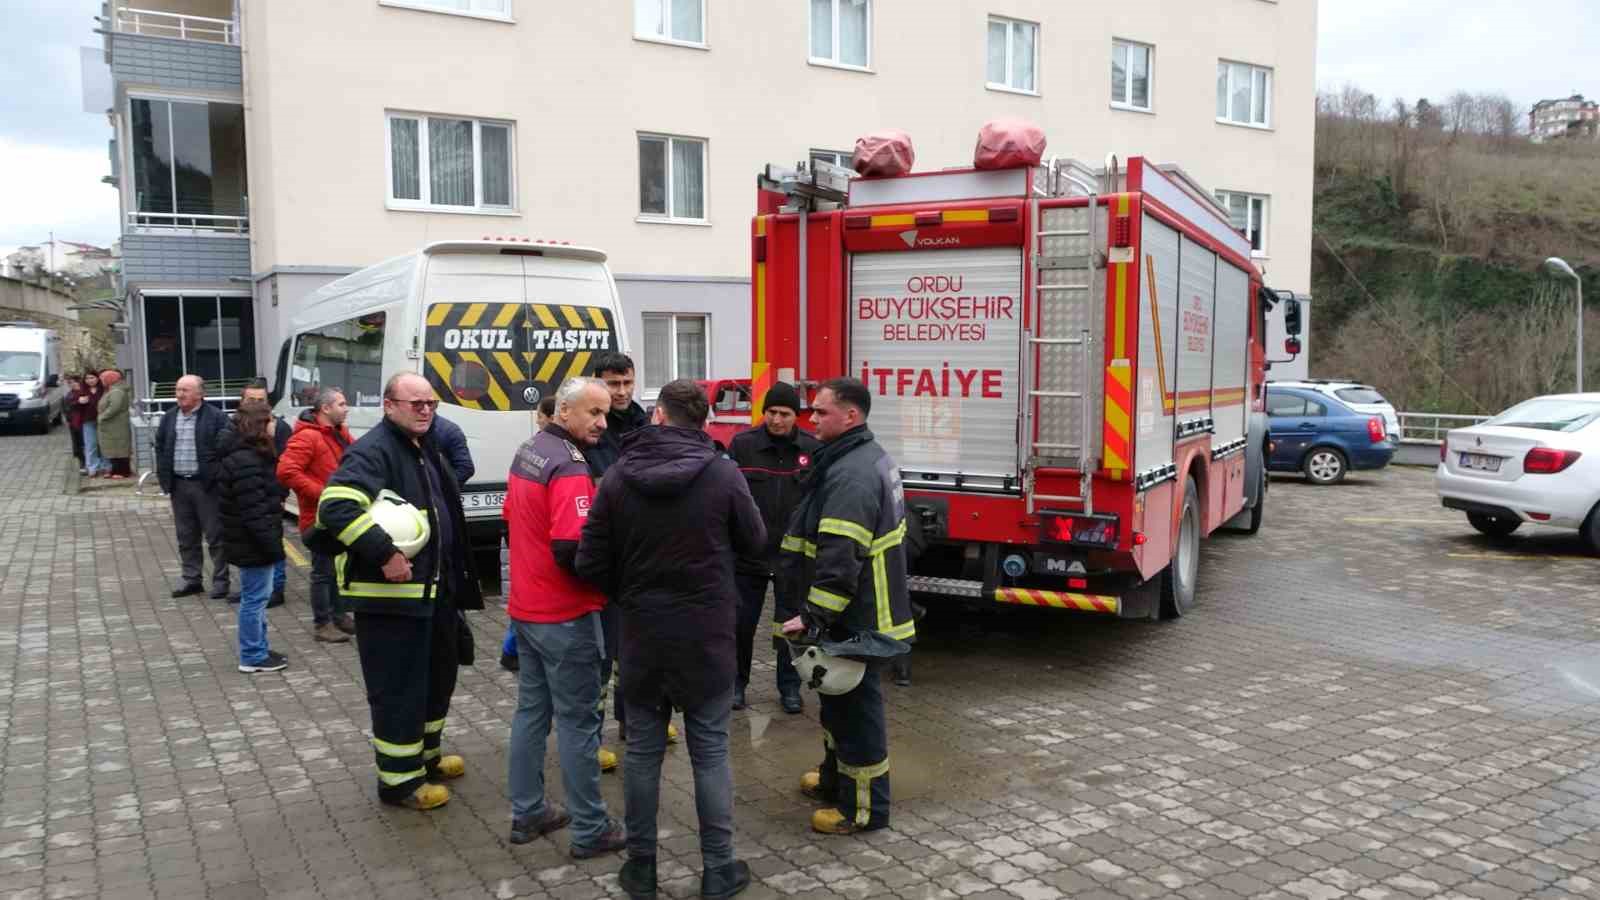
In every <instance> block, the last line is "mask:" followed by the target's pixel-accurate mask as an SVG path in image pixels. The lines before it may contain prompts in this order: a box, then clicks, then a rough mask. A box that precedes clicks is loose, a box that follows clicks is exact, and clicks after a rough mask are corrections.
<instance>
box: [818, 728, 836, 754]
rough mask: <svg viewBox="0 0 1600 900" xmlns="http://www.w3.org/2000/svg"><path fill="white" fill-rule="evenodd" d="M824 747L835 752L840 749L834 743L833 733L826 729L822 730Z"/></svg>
mask: <svg viewBox="0 0 1600 900" xmlns="http://www.w3.org/2000/svg"><path fill="white" fill-rule="evenodd" d="M822 746H823V747H826V748H827V749H829V750H833V749H835V748H837V747H838V745H837V744H835V743H834V742H833V732H831V731H829V730H828V729H826V728H824V729H822Z"/></svg>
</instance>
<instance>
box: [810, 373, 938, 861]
mask: <svg viewBox="0 0 1600 900" xmlns="http://www.w3.org/2000/svg"><path fill="white" fill-rule="evenodd" d="M871 407H872V395H871V394H869V393H868V392H867V389H866V386H865V385H863V384H862V383H861V382H860V381H857V380H856V379H854V378H836V379H833V380H831V381H827V382H824V383H823V385H822V387H821V388H820V389H819V390H818V391H817V395H816V399H815V400H814V401H813V402H812V422H813V423H814V424H815V425H816V430H817V437H818V438H820V439H821V440H822V442H823V446H822V449H821V450H819V451H817V455H816V457H815V458H814V459H813V460H812V465H811V469H812V470H811V473H810V474H809V475H808V476H807V478H806V482H805V488H804V489H805V495H804V497H803V498H802V499H801V501H800V506H799V508H798V509H796V510H795V514H794V517H793V519H791V520H790V523H789V529H788V533H787V534H785V535H784V538H783V544H782V551H783V552H782V561H783V568H784V575H785V577H793V578H795V579H796V584H797V586H798V587H799V588H801V589H803V590H804V592H805V593H804V597H805V601H804V604H803V605H802V608H801V611H800V614H799V615H798V616H795V617H794V618H792V619H790V620H788V621H786V622H784V623H783V627H782V631H783V633H784V634H785V635H786V636H787V637H789V638H790V640H792V641H794V642H795V643H799V644H818V643H823V642H833V643H844V642H849V641H851V640H852V639H859V638H861V637H863V636H873V637H877V636H882V637H885V638H892V639H894V641H900V642H910V641H911V640H913V639H914V638H915V637H916V625H915V623H914V622H913V621H912V618H911V600H910V596H909V595H908V594H907V591H906V556H905V547H904V542H905V534H906V509H905V496H904V494H903V493H902V492H901V487H900V472H899V468H898V466H896V464H895V462H894V460H892V459H890V458H889V455H888V454H887V453H885V452H884V451H883V448H882V447H880V446H879V445H878V443H877V441H875V440H874V439H873V436H872V432H871V431H868V430H867V414H868V413H869V412H870V411H871ZM889 643H893V642H889ZM901 647H902V648H903V647H904V645H903V644H902V645H901ZM879 665H881V663H873V664H872V667H869V669H868V671H867V673H866V676H865V677H864V678H862V679H861V683H860V684H859V685H857V686H856V687H855V688H854V689H853V690H850V691H849V692H847V693H843V694H837V695H829V694H826V693H824V694H821V695H820V696H821V705H822V714H821V719H822V743H823V759H822V765H821V766H819V767H818V768H817V770H816V771H814V772H807V773H806V774H805V775H804V776H803V777H802V778H801V780H800V789H801V792H802V793H804V794H805V795H806V796H808V797H811V798H812V799H815V800H820V801H822V802H825V803H831V804H833V805H832V806H831V807H829V808H825V809H819V810H817V811H816V813H815V814H813V815H812V817H811V827H812V828H813V829H814V830H816V831H818V832H821V833H823V834H851V833H853V832H856V831H870V830H873V829H878V828H883V827H886V826H887V825H888V824H889V735H888V728H887V723H886V721H885V717H884V709H883V688H882V687H881V686H880V684H879V674H880V673H879V671H878V670H877V666H879Z"/></svg>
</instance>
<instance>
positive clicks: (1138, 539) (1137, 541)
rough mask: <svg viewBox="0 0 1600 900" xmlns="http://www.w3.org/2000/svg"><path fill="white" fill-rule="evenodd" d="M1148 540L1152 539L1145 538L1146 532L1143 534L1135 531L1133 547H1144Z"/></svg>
mask: <svg viewBox="0 0 1600 900" xmlns="http://www.w3.org/2000/svg"><path fill="white" fill-rule="evenodd" d="M1148 540H1150V539H1149V538H1147V537H1145V536H1144V532H1142V531H1135V532H1134V533H1133V545H1134V546H1135V547H1143V546H1144V544H1145V541H1148Z"/></svg>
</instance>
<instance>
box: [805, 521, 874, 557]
mask: <svg viewBox="0 0 1600 900" xmlns="http://www.w3.org/2000/svg"><path fill="white" fill-rule="evenodd" d="M817 534H836V535H838V536H840V537H847V538H850V539H851V540H853V541H855V542H856V543H858V544H860V545H861V549H863V550H867V551H871V550H872V532H870V531H868V530H867V529H865V528H862V527H861V526H860V525H857V524H856V523H854V522H851V521H848V520H846V519H830V518H824V519H823V520H822V521H821V522H818V523H817Z"/></svg>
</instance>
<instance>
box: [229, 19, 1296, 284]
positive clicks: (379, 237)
mask: <svg viewBox="0 0 1600 900" xmlns="http://www.w3.org/2000/svg"><path fill="white" fill-rule="evenodd" d="M873 7H874V8H873V30H874V36H873V39H872V41H871V52H872V63H871V71H868V72H862V71H847V70H843V69H838V68H829V67H824V66H818V65H812V64H809V63H808V61H807V56H808V47H807V35H808V21H807V15H808V14H807V10H808V8H809V5H808V4H807V3H803V2H786V3H740V2H729V0H707V4H706V9H707V27H706V38H707V40H706V48H705V49H698V48H687V47H682V46H669V45H664V44H660V43H653V42H647V41H642V40H636V39H635V38H634V36H633V20H632V15H633V13H632V10H633V4H632V3H631V2H626V0H606V2H601V3H590V4H541V3H534V2H532V0H517V2H515V3H514V4H513V12H514V16H515V21H514V22H503V21H493V20H486V19H482V18H470V17H464V16H457V15H447V14H440V13H433V12H424V11H417V10H412V9H401V8H395V7H392V6H385V5H382V4H379V3H377V2H362V3H347V4H325V3H318V2H313V0H272V2H270V3H267V2H260V0H252V2H247V3H246V4H245V6H244V11H243V17H244V46H245V60H246V63H245V65H246V75H247V79H246V80H247V84H246V93H247V95H248V96H249V106H250V117H251V118H250V121H249V122H248V131H249V140H250V148H249V154H250V169H251V181H252V184H251V188H252V190H251V200H252V209H253V214H254V221H253V222H252V225H253V231H252V240H253V242H254V243H255V246H256V257H255V265H256V268H257V270H258V271H261V270H264V269H267V268H270V267H273V266H279V265H301V264H311V265H324V264H339V265H366V264H369V263H372V262H375V261H377V260H379V259H383V258H385V257H388V256H391V255H394V254H397V253H401V252H404V251H407V250H410V249H413V248H415V247H417V246H419V245H420V244H423V243H425V242H427V241H430V240H438V239H443V238H455V237H463V236H467V237H478V236H482V235H484V234H497V233H499V234H515V235H524V236H530V237H539V236H543V237H553V238H559V239H566V240H572V241H575V242H581V243H586V244H593V245H595V246H599V247H603V248H605V249H606V250H607V251H608V252H609V253H610V254H611V256H612V261H613V267H614V269H616V270H617V271H619V272H634V273H645V274H656V275H662V274H665V275H691V276H705V275H711V276H747V275H748V267H749V263H748V252H749V241H748V237H747V229H748V222H749V217H750V214H751V212H752V206H753V197H752V190H751V189H752V179H753V176H754V175H755V173H756V172H757V171H758V170H759V168H760V167H761V165H762V164H764V163H766V162H769V161H771V162H781V163H793V162H794V161H795V160H797V159H800V158H803V157H805V156H806V154H807V151H808V149H810V148H820V149H840V150H848V149H849V148H850V147H851V146H852V145H853V141H854V140H855V138H856V137H857V136H858V135H861V134H863V133H865V132H867V131H870V130H873V129H877V128H882V127H886V126H893V127H899V128H903V129H906V130H907V131H909V132H910V133H911V135H912V137H913V138H914V140H915V141H916V145H917V151H918V152H917V157H918V159H917V165H918V168H919V169H923V170H927V169H936V168H940V167H945V166H959V165H968V164H970V161H971V158H972V146H973V140H974V136H975V134H976V132H977V129H978V127H979V126H980V125H981V124H982V123H983V122H984V121H985V120H987V119H990V118H993V117H996V116H1002V115H1015V116H1023V117H1026V118H1029V119H1032V120H1034V121H1036V122H1038V123H1039V124H1041V125H1042V126H1043V127H1044V128H1045V130H1046V132H1047V134H1048V135H1049V136H1050V140H1051V146H1050V151H1051V152H1054V153H1061V154H1064V155H1071V156H1077V157H1080V158H1083V159H1086V160H1092V161H1096V162H1098V161H1099V160H1101V159H1103V157H1104V155H1105V154H1106V152H1108V151H1115V152H1117V153H1118V154H1119V155H1121V156H1123V157H1127V156H1130V155H1135V154H1143V155H1147V156H1150V157H1152V158H1154V159H1156V160H1159V161H1166V162H1175V163H1178V164H1180V165H1182V166H1183V167H1184V168H1185V169H1186V170H1187V171H1188V172H1189V173H1191V174H1192V175H1194V176H1195V177H1196V178H1198V179H1199V180H1200V181H1201V182H1202V183H1203V184H1205V185H1206V186H1208V187H1210V188H1213V189H1223V190H1232V191H1243V192H1250V193H1257V194H1266V195H1270V197H1271V210H1270V214H1269V228H1268V231H1269V233H1268V240H1267V243H1268V247H1269V250H1270V253H1271V255H1270V257H1269V258H1266V259H1264V260H1262V261H1261V263H1262V265H1263V266H1264V267H1265V268H1266V269H1267V272H1268V276H1269V281H1271V283H1273V284H1274V285H1275V286H1278V287H1285V288H1291V289H1295V290H1300V291H1305V290H1307V289H1308V288H1309V281H1310V238H1311V175H1312V141H1313V128H1314V123H1313V118H1314V103H1313V98H1314V89H1315V82H1314V72H1315V62H1316V19H1317V15H1316V12H1317V11H1316V3H1315V2H1309V3H1307V2H1296V3H1276V2H1266V0H1203V2H1201V0H1129V2H1126V3H1119V4H1098V5H1095V4H1090V5H1083V4H1061V3H1052V2H1048V0H1011V2H1008V3H1006V4H1002V5H1001V6H1000V7H996V6H994V5H993V4H990V3H980V2H975V0H950V2H942V3H938V4H928V3H925V2H914V0H876V2H874V4H873ZM991 12H1003V13H1004V14H1006V15H1008V16H1012V17H1016V18H1019V19H1026V20H1031V21H1034V22H1038V23H1040V26H1041V32H1040V34H1041V39H1040V40H1041V53H1040V58H1041V61H1040V65H1039V91H1038V93H1037V95H1036V96H1031V95H1021V94H1015V93H1005V92H1001V91H996V90H991V89H988V88H986V86H985V74H984V73H985V58H986V47H985V40H986V29H987V17H988V15H989V14H990V13H991ZM1113 38H1123V39H1128V40H1135V41H1139V42H1143V43H1147V44H1151V45H1154V47H1155V66H1154V69H1155V71H1154V90H1153V112H1152V113H1140V112H1128V111H1123V110H1119V109H1114V108H1112V107H1111V105H1110V82H1111V74H1110V69H1111V62H1110V60H1111V50H1112V40H1113ZM1219 59H1228V60H1238V61H1244V62H1249V63H1252V64H1255V65H1260V66H1266V67H1271V68H1272V69H1273V71H1274V86H1273V93H1272V100H1273V107H1274V113H1273V118H1272V127H1271V128H1270V129H1260V128H1249V127H1240V126H1234V125H1227V124H1219V123H1218V122H1217V121H1216V119H1215V108H1216V100H1215V96H1216V93H1215V92H1216V88H1215V85H1216V67H1217V63H1218V60H1219ZM386 110H403V111H413V112H422V113H437V114H446V115H456V116H477V117H485V118H494V119H501V120H509V121H511V122H514V123H515V125H516V129H517V130H516V137H515V141H514V147H515V154H514V156H515V160H514V166H515V175H516V181H517V191H516V209H515V212H514V213H512V214H510V215H505V216H501V215H461V214H446V213H436V212H418V211H400V210H392V209H389V208H387V206H386V177H387V176H386V159H387V156H386V153H387V151H386V123H385V118H384V114H385V111H386ZM640 131H650V132H661V133H668V134H676V135H685V136H692V137H698V138H705V139H707V140H708V141H709V149H708V172H709V177H708V184H709V188H708V207H707V222H708V223H709V224H707V225H698V226H697V225H678V224H654V223H643V222H639V221H636V217H637V213H638V208H639V207H638V191H639V188H638V150H637V141H636V135H637V133H638V132H640Z"/></svg>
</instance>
